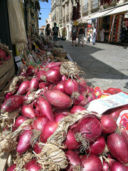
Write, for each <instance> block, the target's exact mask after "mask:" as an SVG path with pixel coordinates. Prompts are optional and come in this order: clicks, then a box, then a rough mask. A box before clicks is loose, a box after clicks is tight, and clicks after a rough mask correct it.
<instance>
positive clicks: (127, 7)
mask: <svg viewBox="0 0 128 171" xmlns="http://www.w3.org/2000/svg"><path fill="white" fill-rule="evenodd" d="M125 11H128V4H125V5H122V6H118V7H116V8H111V9H108V10H105V11H101V12H100V11H99V12H96V13H93V14H91V15H89V16H88V20H90V19H96V18H100V17H104V16H108V15H114V14H118V13H121V12H125Z"/></svg>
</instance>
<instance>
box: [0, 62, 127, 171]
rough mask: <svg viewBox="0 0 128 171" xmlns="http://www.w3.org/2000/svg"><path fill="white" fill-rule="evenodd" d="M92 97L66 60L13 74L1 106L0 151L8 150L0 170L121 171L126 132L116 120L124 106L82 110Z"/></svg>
mask: <svg viewBox="0 0 128 171" xmlns="http://www.w3.org/2000/svg"><path fill="white" fill-rule="evenodd" d="M100 93H101V94H102V93H103V94H104V92H100ZM108 94H110V93H108ZM96 98H99V95H98V96H97V93H96V91H95V89H94V88H92V87H89V86H88V85H87V83H86V81H85V80H84V79H83V78H81V77H80V70H79V69H78V67H77V65H76V64H74V63H72V62H64V63H60V62H51V63H49V64H47V65H46V66H41V67H40V68H39V69H37V68H36V69H33V71H31V72H30V70H29V72H22V73H21V75H20V76H18V77H15V79H14V80H13V81H12V84H11V85H10V87H9V92H8V93H6V95H5V100H4V102H3V104H2V106H1V117H0V121H1V125H0V126H1V130H2V131H1V135H0V154H1V156H2V155H3V154H4V155H5V154H6V155H7V154H8V155H9V159H7V161H6V167H5V168H4V170H7V171H26V170H28V171H30V170H33V171H61V170H65V171H81V170H82V171H94V170H95V171H102V170H103V171H106V170H107V171H109V170H112V171H118V170H122V171H127V170H128V167H127V163H128V137H127V131H126V130H125V129H121V127H120V129H118V126H117V123H116V120H117V118H118V116H119V114H120V112H121V110H124V109H127V108H128V107H127V105H126V106H125V108H124V106H123V107H120V108H116V109H113V110H109V112H108V113H105V115H103V116H101V115H99V114H98V113H96V112H90V111H87V110H86V106H87V105H88V104H89V102H91V101H92V100H94V99H96ZM122 130H123V131H122Z"/></svg>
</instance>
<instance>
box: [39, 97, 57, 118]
mask: <svg viewBox="0 0 128 171" xmlns="http://www.w3.org/2000/svg"><path fill="white" fill-rule="evenodd" d="M37 103H38V106H39V109H40V113H41V115H42V116H46V117H47V118H48V119H49V120H50V121H53V120H54V116H53V112H52V107H51V105H50V104H49V102H48V101H47V100H45V99H44V98H43V97H39V99H38V102H37Z"/></svg>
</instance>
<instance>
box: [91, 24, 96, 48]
mask: <svg viewBox="0 0 128 171" xmlns="http://www.w3.org/2000/svg"><path fill="white" fill-rule="evenodd" d="M95 43H96V28H95V26H93V30H92V44H93V45H95Z"/></svg>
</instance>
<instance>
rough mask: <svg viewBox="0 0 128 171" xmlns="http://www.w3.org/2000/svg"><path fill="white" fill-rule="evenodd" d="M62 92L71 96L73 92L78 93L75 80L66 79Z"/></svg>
mask: <svg viewBox="0 0 128 171" xmlns="http://www.w3.org/2000/svg"><path fill="white" fill-rule="evenodd" d="M64 91H65V92H66V93H67V94H69V95H72V93H73V92H78V83H77V81H75V80H72V79H68V80H66V81H65V82H64Z"/></svg>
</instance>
